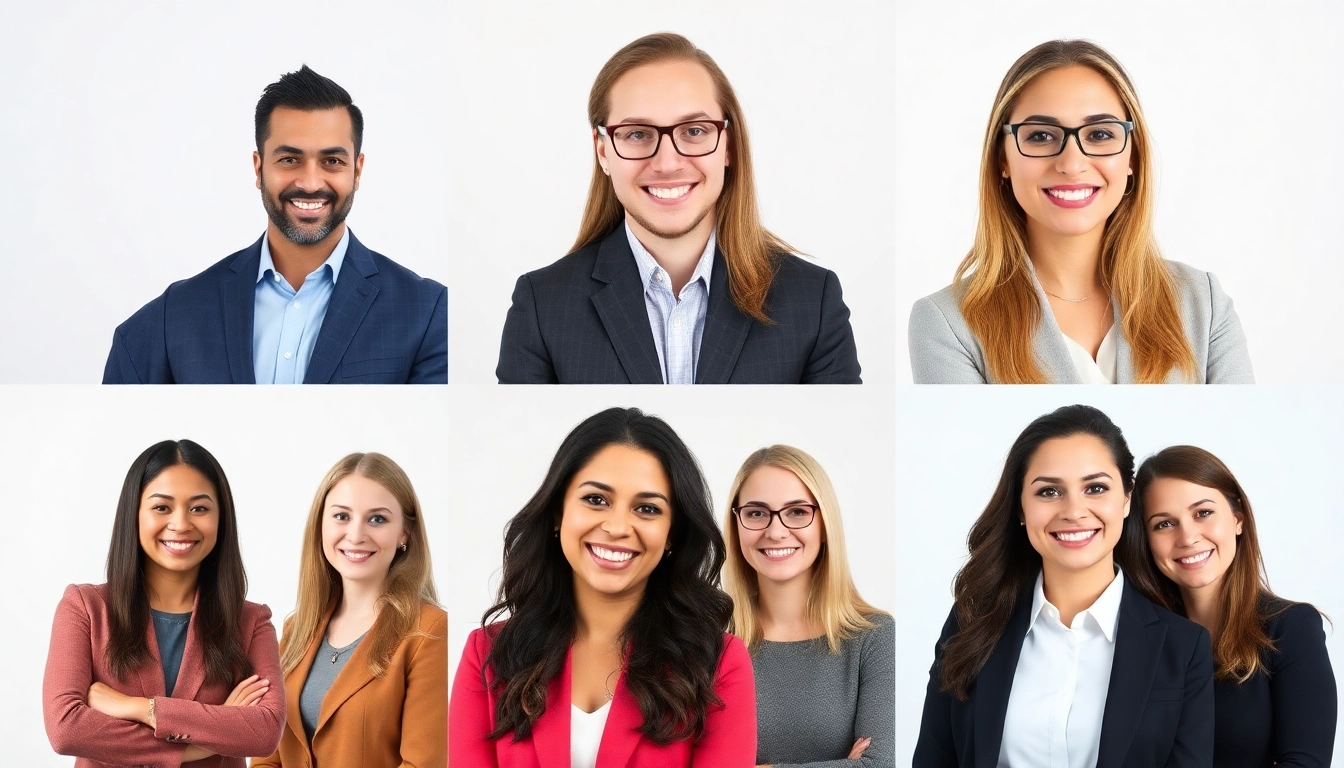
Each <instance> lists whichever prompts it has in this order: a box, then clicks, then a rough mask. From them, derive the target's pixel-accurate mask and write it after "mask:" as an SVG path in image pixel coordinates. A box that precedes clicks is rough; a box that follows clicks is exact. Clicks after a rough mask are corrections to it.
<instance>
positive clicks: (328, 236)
mask: <svg viewBox="0 0 1344 768" xmlns="http://www.w3.org/2000/svg"><path fill="white" fill-rule="evenodd" d="M351 132H352V124H351V121H350V112H349V110H347V109H345V108H344V107H340V108H337V109H321V110H314V111H311V112H310V111H304V110H299V109H291V108H289V107H276V108H275V111H273V112H272V113H271V120H270V136H268V137H267V138H266V143H265V145H264V146H263V147H262V150H263V151H262V152H261V153H257V152H253V153H252V165H253V170H255V171H256V175H257V189H260V190H261V202H262V205H263V206H265V208H266V213H267V215H268V216H270V219H271V228H270V230H269V231H270V236H271V239H272V240H274V239H275V237H276V236H277V235H282V236H284V237H285V239H287V240H289V242H291V243H294V244H295V245H305V246H307V245H316V244H318V243H328V241H329V243H328V244H330V245H332V246H335V244H336V242H337V241H338V240H340V239H341V236H342V235H343V234H344V232H345V228H344V226H343V224H344V222H345V217H346V215H347V214H349V213H350V207H351V206H352V205H353V204H354V202H355V191H356V190H357V189H359V176H360V172H361V171H362V170H363V168H364V155H363V154H360V155H358V156H356V155H355V140H354V137H353V136H352V133H351Z"/></svg>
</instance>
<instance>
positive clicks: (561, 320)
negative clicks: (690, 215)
mask: <svg viewBox="0 0 1344 768" xmlns="http://www.w3.org/2000/svg"><path fill="white" fill-rule="evenodd" d="M709 283H710V285H709V307H708V309H707V310H706V314H705V331H704V335H703V336H702V337H701V340H700V356H699V358H697V361H696V368H695V383H696V384H858V383H860V378H859V359H858V353H857V351H856V350H855V347H854V332H853V331H852V330H851V329H850V327H849V308H848V307H846V306H845V302H844V299H843V297H842V296H841V293H840V280H839V278H837V277H836V276H835V273H834V272H831V271H830V270H827V269H825V268H823V267H819V266H817V265H815V264H812V263H810V262H807V261H804V260H803V259H800V258H798V257H797V256H794V255H792V254H781V255H780V256H779V257H778V260H777V261H776V271H775V277H774V280H773V281H772V282H771V284H770V292H769V293H768V294H767V295H766V301H765V311H766V314H768V315H769V316H770V319H771V320H773V321H774V324H773V325H765V324H763V323H760V322H758V321H757V320H754V319H753V318H751V317H750V316H748V315H744V314H742V312H740V311H739V310H738V308H737V306H736V305H734V304H733V301H732V297H731V295H730V293H729V289H728V265H727V263H726V262H725V261H724V258H723V252H722V251H718V250H716V251H715V252H714V267H713V269H712V270H711V271H710V279H709ZM495 375H496V376H497V377H498V378H499V382H500V383H501V384H661V383H662V382H663V373H662V366H661V364H660V363H659V360H658V349H657V347H656V346H654V341H653V328H652V326H650V325H649V315H648V310H647V309H646V307H645V301H644V283H643V282H642V281H641V280H640V277H639V267H638V266H637V265H636V263H635V255H634V253H632V252H631V250H630V242H629V241H628V240H627V239H626V235H625V228H624V227H617V228H616V229H614V230H612V232H611V234H609V235H607V236H606V237H604V238H603V239H601V240H599V241H598V242H595V243H592V244H590V245H586V246H584V247H583V248H580V249H579V250H577V251H575V252H574V253H571V254H569V255H568V256H565V257H564V258H562V259H560V260H559V261H557V262H555V263H554V264H552V265H550V266H549V267H544V268H542V269H538V270H536V271H535V272H529V273H527V274H525V275H523V276H522V277H520V278H518V284H517V285H516V286H515V287H514V289H513V306H512V307H510V308H509V314H508V317H507V318H506V319H505V321H504V334H503V339H502V340H501V342H500V349H499V365H498V367H497V368H496V369H495Z"/></svg>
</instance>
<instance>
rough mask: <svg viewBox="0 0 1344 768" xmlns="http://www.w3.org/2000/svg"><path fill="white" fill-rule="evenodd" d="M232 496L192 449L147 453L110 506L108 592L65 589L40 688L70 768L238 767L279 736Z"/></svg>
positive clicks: (271, 666)
mask: <svg viewBox="0 0 1344 768" xmlns="http://www.w3.org/2000/svg"><path fill="white" fill-rule="evenodd" d="M246 590H247V578H246V576H245V574H244V572H243V563H242V557H241V555H240V554H239V551H238V534H237V526H236V525H235V520H234V512H233V496H232V494H231V493H230V491H229V484H228V480H227V479H226V478H225V477H224V472H223V470H222V469H220V467H219V464H218V462H216V461H215V458H214V457H213V456H211V455H210V453H209V452H207V451H206V450H205V449H204V448H202V447H201V446H199V445H197V444H196V443H193V442H191V441H190V440H181V441H164V442H161V443H158V444H156V445H153V446H151V447H150V448H148V449H147V450H145V452H144V453H142V454H140V457H139V458H137V459H136V460H135V463H134V464H133V465H131V469H130V471H129V472H128V473H127V474H126V481H125V483H124V484H123V486H122V491H121V499H120V501H119V502H118V504H117V514H116V520H115V521H114V523H113V527H112V543H111V546H110V548H109V551H108V558H107V583H106V584H99V585H96V586H95V585H90V584H75V585H71V586H70V587H68V588H67V589H66V591H65V596H64V597H63V598H62V599H61V604H60V606H59V607H58V608H57V609H56V619H55V622H54V624H53V626H52V631H51V650H50V652H49V653H48V654H47V668H46V674H45V676H44V678H43V682H42V694H43V704H44V707H43V715H44V718H45V721H46V728H47V736H48V738H50V740H51V745H52V747H53V748H54V749H55V750H56V751H57V752H58V753H60V754H63V755H74V756H76V757H78V758H79V759H78V760H76V761H75V765H76V766H77V768H98V767H99V766H105V765H106V766H124V765H153V766H177V765H180V764H182V763H186V762H191V761H200V762H198V763H197V764H198V765H201V766H221V767H225V768H243V765H244V761H243V758H245V757H249V756H255V755H265V754H267V753H269V752H270V751H271V750H273V749H275V744H276V742H278V741H279V740H280V730H281V728H282V727H283V725H284V717H285V715H284V701H285V696H284V691H283V690H282V689H281V680H280V659H279V654H278V652H277V648H276V642H275V628H274V627H272V626H271V622H270V618H271V612H270V610H269V609H267V608H266V606H264V605H257V604H255V603H249V602H247V601H246V600H244V596H245V595H246Z"/></svg>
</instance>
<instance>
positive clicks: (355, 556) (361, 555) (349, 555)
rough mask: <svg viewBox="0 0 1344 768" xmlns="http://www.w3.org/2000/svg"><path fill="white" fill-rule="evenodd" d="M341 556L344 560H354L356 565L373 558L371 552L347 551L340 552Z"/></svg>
mask: <svg viewBox="0 0 1344 768" xmlns="http://www.w3.org/2000/svg"><path fill="white" fill-rule="evenodd" d="M341 554H343V555H345V558H346V559H347V560H354V561H355V562H357V563H359V562H363V561H365V560H368V559H369V558H370V557H373V553H372V552H352V551H350V550H348V549H343V550H341Z"/></svg>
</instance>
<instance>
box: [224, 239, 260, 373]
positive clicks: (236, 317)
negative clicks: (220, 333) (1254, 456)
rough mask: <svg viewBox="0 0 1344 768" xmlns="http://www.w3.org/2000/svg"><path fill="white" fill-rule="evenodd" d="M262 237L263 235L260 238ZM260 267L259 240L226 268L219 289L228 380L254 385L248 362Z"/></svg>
mask: <svg viewBox="0 0 1344 768" xmlns="http://www.w3.org/2000/svg"><path fill="white" fill-rule="evenodd" d="M263 237H264V235H263ZM260 267H261V238H257V242H255V243H253V244H252V247H250V248H248V249H247V250H245V251H243V252H242V253H241V254H239V255H238V258H236V259H234V260H233V262H232V263H231V264H229V270H230V274H229V275H228V276H227V277H226V278H225V279H224V282H223V283H221V284H220V286H219V303H220V305H221V306H222V307H223V308H224V347H225V349H226V350H228V355H229V379H230V380H231V381H232V382H233V383H234V384H255V383H257V374H256V371H255V369H254V368H253V365H252V363H253V359H252V316H253V314H254V313H255V311H256V303H257V299H256V296H257V269H259V268H260Z"/></svg>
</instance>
